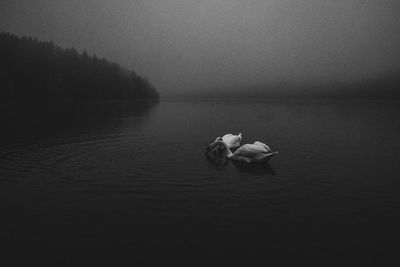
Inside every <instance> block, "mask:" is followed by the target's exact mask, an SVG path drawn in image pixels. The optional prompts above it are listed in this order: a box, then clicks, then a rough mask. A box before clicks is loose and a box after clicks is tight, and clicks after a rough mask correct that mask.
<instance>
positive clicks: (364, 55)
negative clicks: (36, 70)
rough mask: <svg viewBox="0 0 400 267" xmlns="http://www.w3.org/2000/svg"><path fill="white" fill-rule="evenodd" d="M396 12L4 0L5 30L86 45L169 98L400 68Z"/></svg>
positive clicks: (368, 1) (356, 6) (0, 15)
mask: <svg viewBox="0 0 400 267" xmlns="http://www.w3.org/2000/svg"><path fill="white" fill-rule="evenodd" d="M399 11H400V2H399V1H398V0H385V1H376V0H296V1H294V0H293V1H288V0H119V1H108V0H86V1H82V0H68V1H60V0H35V1H32V0H2V1H0V31H9V32H11V33H15V34H18V35H28V36H34V37H37V38H38V39H40V40H53V41H54V42H55V43H56V44H59V45H60V46H62V47H76V48H77V49H79V50H82V49H83V48H86V49H87V50H88V51H89V52H90V53H96V55H97V56H99V57H105V58H107V59H110V60H112V61H116V62H118V63H120V64H121V65H123V66H126V67H128V68H130V69H133V70H135V71H136V72H137V73H139V74H141V75H143V76H145V77H147V78H148V79H149V80H150V81H151V82H152V83H153V84H154V85H155V87H157V89H158V91H159V92H160V93H161V95H162V96H189V95H199V94H202V93H205V94H206V93H208V92H213V93H217V94H224V93H226V92H234V91H235V92H251V91H252V90H255V91H257V90H258V91H263V92H264V91H265V92H268V91H269V92H273V91H281V92H282V91H283V92H285V90H286V91H287V92H294V93H296V92H297V91H298V90H304V88H313V90H327V89H324V88H325V87H324V86H320V85H326V84H330V83H332V84H333V83H338V82H339V83H340V82H349V81H359V80H363V79H366V78H371V77H380V76H381V75H386V74H387V73H396V71H397V70H399V69H400V52H399V47H400V16H399V14H400V12H399ZM309 85H310V86H309Z"/></svg>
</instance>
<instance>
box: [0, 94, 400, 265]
mask: <svg viewBox="0 0 400 267" xmlns="http://www.w3.org/2000/svg"><path fill="white" fill-rule="evenodd" d="M49 110H52V111H51V112H50V111H49ZM1 112H2V113H1V124H2V130H1V131H2V132H1V140H0V148H1V150H0V209H1V220H0V239H1V243H2V246H3V248H5V249H2V252H1V253H2V254H3V255H2V257H1V259H0V264H1V265H7V264H8V265H9V266H21V265H22V266H25V265H29V266H30V265H35V266H38V265H41V266H43V265H51V266H59V265H62V266H64V265H71V266H76V265H85V266H86V265H96V266H98V265H107V266H115V265H123V264H126V265H130V266H133V265H134V264H138V263H140V265H146V264H148V265H160V266H163V265H167V263H168V264H169V265H173V266H193V265H197V266H210V265H212V266H214V265H215V266H232V265H242V266H248V265H254V264H255V263H260V265H262V266H266V265H292V266H293V265H295V266H296V265H310V264H318V265H338V264H341V265H352V266H353V265H362V266H368V265H384V264H390V263H393V264H394V263H396V261H397V263H399V261H398V259H397V255H396V253H398V250H399V248H400V245H399V244H400V194H399V193H400V162H399V159H400V135H399V133H400V120H399V115H400V108H398V103H396V102H365V101H323V102H319V101H265V102H262V101H226V102H223V101H221V102H211V101H210V102H207V101H201V102H179V101H176V102H173V101H172V102H167V101H165V102H160V103H158V104H146V105H143V104H140V103H133V104H128V103H122V104H115V103H114V104H112V105H111V107H110V106H109V105H107V106H106V107H104V106H103V105H102V104H98V105H89V104H81V105H77V106H73V107H70V106H68V105H67V107H58V108H54V107H52V108H46V107H43V109H42V110H41V111H36V110H31V111H30V112H28V113H26V112H25V111H20V109H19V108H18V107H13V106H8V107H3V108H2V111H1ZM231 132H232V133H237V132H242V133H243V137H244V140H243V141H244V142H252V141H254V140H259V141H264V142H265V143H267V144H269V145H270V146H271V147H272V148H273V149H276V150H278V151H279V152H280V154H279V155H278V156H277V157H276V158H273V159H272V160H271V162H270V164H269V165H262V166H253V167H248V166H246V165H237V164H236V165H235V164H233V163H232V162H229V163H228V164H226V165H222V166H216V165H213V164H212V163H210V162H208V161H207V159H206V157H205V156H204V150H205V147H206V146H207V145H208V144H209V143H210V142H211V141H213V140H214V139H215V137H217V136H220V135H222V134H225V133H231Z"/></svg>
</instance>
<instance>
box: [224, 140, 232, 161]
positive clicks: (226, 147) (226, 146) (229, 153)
mask: <svg viewBox="0 0 400 267" xmlns="http://www.w3.org/2000/svg"><path fill="white" fill-rule="evenodd" d="M222 144H223V145H224V146H225V149H226V157H227V158H231V157H232V156H233V153H232V151H231V150H230V149H229V147H228V145H227V144H226V143H225V142H222Z"/></svg>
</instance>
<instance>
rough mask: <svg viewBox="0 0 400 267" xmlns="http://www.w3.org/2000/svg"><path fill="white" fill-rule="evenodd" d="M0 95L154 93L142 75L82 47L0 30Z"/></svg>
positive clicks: (138, 95) (120, 95)
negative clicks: (70, 46) (76, 47)
mask: <svg viewBox="0 0 400 267" xmlns="http://www.w3.org/2000/svg"><path fill="white" fill-rule="evenodd" d="M0 58H1V60H0V99H1V100H3V101H7V100H21V99H27V100H43V101H47V100H54V99H61V100H64V99H71V100H109V99H112V100H115V99H151V98H156V99H157V98H159V94H158V93H157V91H156V89H155V88H154V87H153V86H152V85H151V84H150V82H149V81H148V80H146V79H145V78H143V77H141V76H140V75H138V74H136V73H135V72H133V71H129V70H127V69H125V68H123V67H121V66H119V65H118V64H116V63H113V62H109V61H108V60H106V59H104V58H98V57H97V56H96V55H89V54H88V53H87V52H86V50H84V51H83V52H82V53H79V52H78V51H77V50H76V49H74V48H67V49H64V48H61V47H59V46H57V45H55V44H54V43H53V42H47V41H46V42H44V41H38V40H36V39H34V38H31V37H18V36H15V35H13V34H10V33H0Z"/></svg>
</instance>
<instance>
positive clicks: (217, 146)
mask: <svg viewBox="0 0 400 267" xmlns="http://www.w3.org/2000/svg"><path fill="white" fill-rule="evenodd" d="M226 150H227V145H226V144H225V142H224V141H222V137H217V139H215V141H214V142H213V143H211V144H209V145H208V146H207V151H206V153H207V154H210V153H211V154H218V155H222V154H223V153H224V152H225V151H226Z"/></svg>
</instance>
